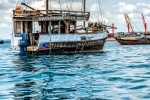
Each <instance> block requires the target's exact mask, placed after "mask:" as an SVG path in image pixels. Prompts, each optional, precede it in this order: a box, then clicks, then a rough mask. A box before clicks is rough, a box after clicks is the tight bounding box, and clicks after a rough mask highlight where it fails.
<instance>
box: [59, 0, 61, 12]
mask: <svg viewBox="0 0 150 100" xmlns="http://www.w3.org/2000/svg"><path fill="white" fill-rule="evenodd" d="M59 5H60V9H61V10H62V8H61V2H60V0H59Z"/></svg>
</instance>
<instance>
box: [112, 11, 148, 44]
mask: <svg viewBox="0 0 150 100" xmlns="http://www.w3.org/2000/svg"><path fill="white" fill-rule="evenodd" d="M141 15H142V19H143V24H144V32H135V31H134V30H133V26H132V24H131V21H130V20H131V19H130V18H129V16H128V15H127V14H124V16H125V20H126V24H127V28H128V33H122V32H120V33H117V34H115V39H116V40H117V41H118V42H119V43H120V44H121V45H138V44H150V32H148V31H147V24H146V22H145V18H144V16H143V14H142V13H141ZM130 29H131V32H130Z"/></svg>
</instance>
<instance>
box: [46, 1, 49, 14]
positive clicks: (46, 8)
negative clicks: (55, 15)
mask: <svg viewBox="0 0 150 100" xmlns="http://www.w3.org/2000/svg"><path fill="white" fill-rule="evenodd" d="M48 3H49V1H48V0H46V14H47V15H48Z"/></svg>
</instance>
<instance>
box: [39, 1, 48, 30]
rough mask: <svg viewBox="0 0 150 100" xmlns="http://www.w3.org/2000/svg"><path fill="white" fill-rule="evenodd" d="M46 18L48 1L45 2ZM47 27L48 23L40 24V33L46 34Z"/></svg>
mask: <svg viewBox="0 0 150 100" xmlns="http://www.w3.org/2000/svg"><path fill="white" fill-rule="evenodd" d="M45 3H46V16H48V10H49V8H48V3H49V0H46V2H45ZM48 25H49V22H48V21H43V22H41V31H42V33H48Z"/></svg>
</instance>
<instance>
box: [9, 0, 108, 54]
mask: <svg viewBox="0 0 150 100" xmlns="http://www.w3.org/2000/svg"><path fill="white" fill-rule="evenodd" d="M22 5H24V6H26V7H28V8H30V9H31V10H23V8H22V7H20V6H18V7H17V8H16V9H15V10H13V22H14V34H12V43H11V48H12V49H16V50H17V49H18V48H19V49H22V50H23V51H20V52H21V54H58V53H59V54H61V53H81V52H99V51H100V50H101V49H103V46H104V44H105V41H106V35H107V33H106V30H105V29H106V28H105V27H107V26H106V25H103V24H101V23H99V22H98V23H97V24H95V25H92V26H85V25H86V24H85V22H86V21H88V20H89V18H90V12H85V0H84V6H83V7H84V11H83V12H82V11H68V10H49V9H48V0H46V10H36V9H34V8H32V7H30V6H29V5H27V4H25V3H22ZM78 21H83V25H80V26H77V22H78ZM35 22H37V23H38V25H39V26H40V31H35ZM23 36H24V37H23Z"/></svg>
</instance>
